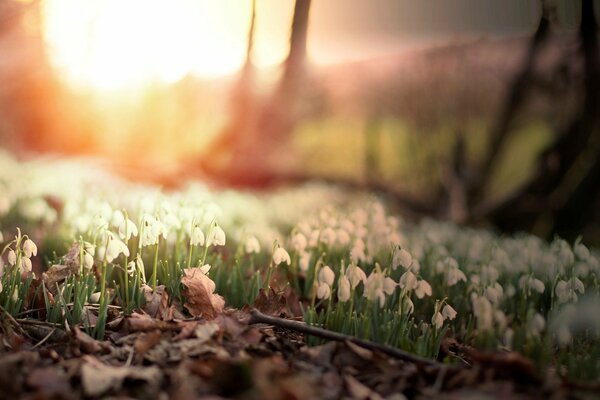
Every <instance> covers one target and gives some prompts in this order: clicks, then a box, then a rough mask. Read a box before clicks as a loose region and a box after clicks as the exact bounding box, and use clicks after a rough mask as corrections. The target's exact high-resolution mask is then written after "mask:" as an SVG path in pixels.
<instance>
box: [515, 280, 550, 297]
mask: <svg viewBox="0 0 600 400" xmlns="http://www.w3.org/2000/svg"><path fill="white" fill-rule="evenodd" d="M519 288H520V289H522V290H525V291H526V292H527V294H530V293H531V290H532V289H533V290H535V291H536V292H538V293H544V290H546V286H545V285H544V282H542V281H541V280H539V279H537V278H534V277H533V276H522V277H521V278H520V279H519Z"/></svg>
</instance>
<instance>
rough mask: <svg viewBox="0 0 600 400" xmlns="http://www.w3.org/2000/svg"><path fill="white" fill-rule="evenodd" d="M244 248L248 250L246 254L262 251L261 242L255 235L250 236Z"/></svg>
mask: <svg viewBox="0 0 600 400" xmlns="http://www.w3.org/2000/svg"><path fill="white" fill-rule="evenodd" d="M244 250H245V251H246V254H252V253H256V254H258V253H260V243H259V242H258V239H257V238H256V237H255V236H251V237H250V238H248V240H246V243H245V244H244Z"/></svg>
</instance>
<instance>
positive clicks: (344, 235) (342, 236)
mask: <svg viewBox="0 0 600 400" xmlns="http://www.w3.org/2000/svg"><path fill="white" fill-rule="evenodd" d="M336 235H337V241H338V243H339V244H340V245H341V246H347V245H348V244H350V241H351V238H350V234H348V232H347V231H346V230H345V229H338V230H337V234H336Z"/></svg>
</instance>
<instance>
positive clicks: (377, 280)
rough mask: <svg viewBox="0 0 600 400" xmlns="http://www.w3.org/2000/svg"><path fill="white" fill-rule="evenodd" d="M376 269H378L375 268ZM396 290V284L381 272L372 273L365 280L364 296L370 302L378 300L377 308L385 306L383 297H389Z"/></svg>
mask: <svg viewBox="0 0 600 400" xmlns="http://www.w3.org/2000/svg"><path fill="white" fill-rule="evenodd" d="M377 269H378V268H377ZM394 290H396V282H394V280H393V279H391V278H390V277H388V276H385V274H384V273H383V272H380V271H377V270H376V271H373V272H371V275H369V277H368V278H367V283H366V284H365V293H364V296H365V297H366V298H367V299H369V300H371V301H375V300H379V306H380V307H383V305H384V304H385V295H386V294H387V295H391V294H392V293H394Z"/></svg>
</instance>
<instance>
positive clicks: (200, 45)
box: [0, 0, 600, 244]
mask: <svg viewBox="0 0 600 400" xmlns="http://www.w3.org/2000/svg"><path fill="white" fill-rule="evenodd" d="M599 10H600V1H594V0H574V1H570V0H564V1H551V0H547V1H540V0H505V1H502V2H498V1H495V0H446V1H440V0H421V1H418V2H416V1H409V0H371V1H363V0H320V1H319V0H313V1H310V0H295V1H294V0H255V1H253V0H220V1H208V0H205V1H204V0H87V1H78V0H37V1H35V0H31V1H27V0H20V1H17V0H0V51H1V52H2V57H1V58H0V143H1V146H2V148H3V149H4V150H5V151H8V152H10V153H12V154H14V155H16V156H17V157H19V158H23V159H27V158H32V157H37V156H39V155H40V154H44V155H48V154H52V155H56V156H60V157H68V156H82V155H85V156H88V157H94V158H96V159H98V160H101V162H102V163H104V164H105V165H106V166H107V168H110V169H111V170H113V171H115V172H116V173H119V174H122V175H124V176H126V177H128V178H130V179H135V180H141V181H147V182H155V183H157V184H160V185H163V186H165V187H176V186H177V185H179V184H181V183H183V182H184V181H186V180H189V179H202V180H206V181H208V182H211V183H212V184H213V185H216V186H219V187H231V186H234V187H244V188H248V187H250V188H253V189H258V188H261V189H262V188H270V187H273V186H274V185H279V184H289V183H299V182H303V181H307V180H314V179H316V180H321V181H325V182H331V183H335V184H339V185H344V186H348V187H351V188H356V189H360V190H362V189H365V190H374V191H377V192H380V193H382V194H383V195H384V196H386V197H387V198H389V199H390V201H391V202H392V203H393V204H395V205H396V206H397V207H398V209H400V210H402V211H403V212H404V213H406V215H411V216H415V217H423V216H433V217H438V218H446V219H450V220H453V221H455V222H457V223H465V224H473V225H487V226H495V227H497V228H498V229H500V230H503V231H507V232H508V231H511V232H512V231H519V230H526V231H530V232H533V233H536V234H538V235H540V236H543V237H552V236H553V235H555V234H559V235H561V236H563V237H565V238H568V239H575V237H577V236H578V235H579V234H583V236H584V238H585V241H586V242H588V243H593V244H600V232H599V225H600V224H599V222H600V193H599V190H598V189H599V187H600V182H599V181H600V179H599V177H600V167H599V165H598V163H599V161H598V160H599V159H600V157H598V156H599V153H600V150H599V149H600V139H599V136H600V135H598V129H599V124H598V115H599V113H598V111H600V108H599V101H598V95H599V93H600V85H599V81H600V78H599V72H600V67H599V65H600V64H599V58H598V29H597V21H598V18H599V15H600V11H599Z"/></svg>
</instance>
